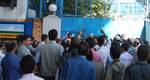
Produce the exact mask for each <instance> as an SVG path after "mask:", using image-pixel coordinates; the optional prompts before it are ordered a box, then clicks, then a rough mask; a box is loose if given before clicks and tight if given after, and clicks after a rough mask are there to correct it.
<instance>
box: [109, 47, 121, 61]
mask: <svg viewBox="0 0 150 80" xmlns="http://www.w3.org/2000/svg"><path fill="white" fill-rule="evenodd" d="M121 52H122V51H121V46H120V45H117V44H115V45H112V46H111V48H110V55H111V57H112V59H119V57H120V55H121Z"/></svg>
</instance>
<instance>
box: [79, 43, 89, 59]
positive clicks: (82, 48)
mask: <svg viewBox="0 0 150 80" xmlns="http://www.w3.org/2000/svg"><path fill="white" fill-rule="evenodd" d="M78 51H79V54H80V55H85V56H86V55H87V53H89V45H88V43H87V42H85V41H81V43H80V44H79V46H78Z"/></svg>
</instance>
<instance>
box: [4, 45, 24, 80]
mask: <svg viewBox="0 0 150 80" xmlns="http://www.w3.org/2000/svg"><path fill="white" fill-rule="evenodd" d="M6 51H7V54H6V56H5V57H4V59H3V60H2V75H3V80H18V79H19V78H21V70H20V60H19V58H18V56H17V55H16V54H15V51H16V44H15V43H14V42H8V43H7V44H6Z"/></svg>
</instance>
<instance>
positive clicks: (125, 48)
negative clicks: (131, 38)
mask: <svg viewBox="0 0 150 80" xmlns="http://www.w3.org/2000/svg"><path fill="white" fill-rule="evenodd" d="M129 47H130V44H129V42H128V41H124V43H123V44H122V50H123V51H128V49H129Z"/></svg>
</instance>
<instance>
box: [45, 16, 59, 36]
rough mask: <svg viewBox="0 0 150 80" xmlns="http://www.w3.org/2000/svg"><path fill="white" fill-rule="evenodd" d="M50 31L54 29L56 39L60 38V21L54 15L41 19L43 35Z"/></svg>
mask: <svg viewBox="0 0 150 80" xmlns="http://www.w3.org/2000/svg"><path fill="white" fill-rule="evenodd" d="M51 29H56V30H57V31H58V37H59V38H60V37H61V19H60V18H59V17H57V16H56V15H48V16H46V17H44V19H43V34H48V32H49V30H51Z"/></svg>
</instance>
